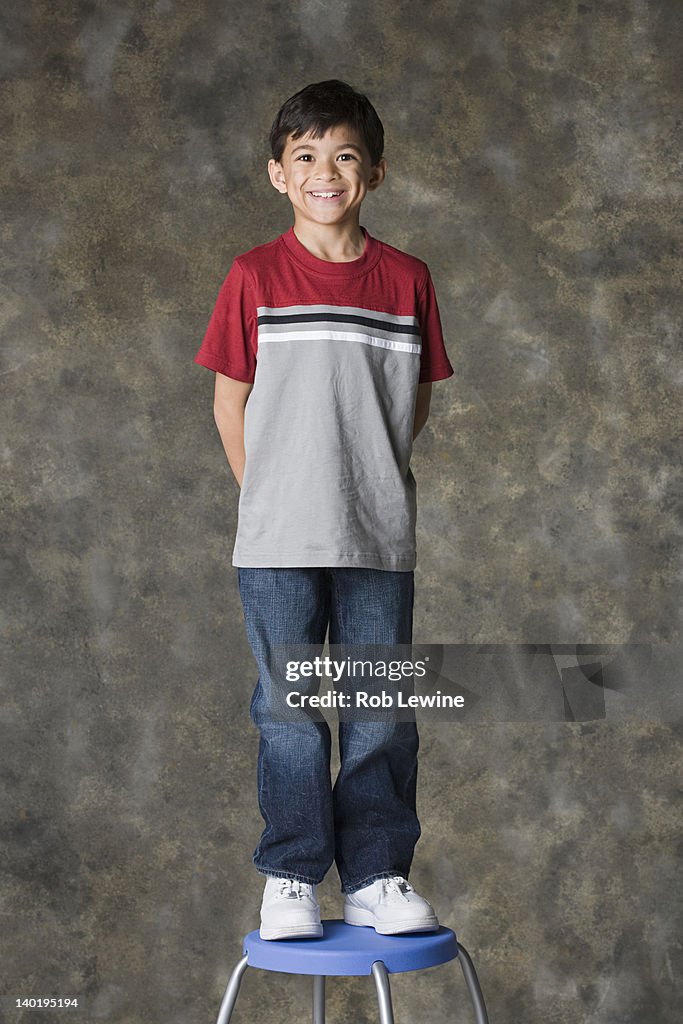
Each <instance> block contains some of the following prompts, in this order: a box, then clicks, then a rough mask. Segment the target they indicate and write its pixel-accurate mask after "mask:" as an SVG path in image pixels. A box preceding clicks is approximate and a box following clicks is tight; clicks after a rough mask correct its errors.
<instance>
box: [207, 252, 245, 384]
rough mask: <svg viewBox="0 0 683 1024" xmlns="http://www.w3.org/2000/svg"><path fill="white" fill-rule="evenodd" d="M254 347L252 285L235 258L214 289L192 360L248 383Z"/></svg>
mask: <svg viewBox="0 0 683 1024" xmlns="http://www.w3.org/2000/svg"><path fill="white" fill-rule="evenodd" d="M257 349H258V325H257V312H256V301H255V296H254V289H253V285H252V283H251V280H250V278H249V275H248V273H247V272H246V271H245V270H243V268H242V266H241V265H240V263H239V261H238V260H235V261H234V263H233V265H232V267H231V268H230V271H229V273H228V276H227V277H226V278H225V281H224V282H223V284H222V286H221V290H220V292H219V293H218V298H217V300H216V305H215V307H214V310H213V313H212V314H211V319H210V320H209V325H208V327H207V328H206V334H205V335H204V340H203V341H202V344H201V348H200V349H199V351H198V352H197V355H196V356H195V357H194V362H195V363H199V365H200V366H207V367H208V368H209V369H210V370H217V371H218V372H219V373H222V374H224V375H225V376H226V377H232V378H233V379H234V380H242V381H245V382H247V383H251V382H253V380H254V375H255V373H256V353H257Z"/></svg>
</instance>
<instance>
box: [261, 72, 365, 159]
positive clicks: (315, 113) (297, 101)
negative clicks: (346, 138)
mask: <svg viewBox="0 0 683 1024" xmlns="http://www.w3.org/2000/svg"><path fill="white" fill-rule="evenodd" d="M340 124H348V125H350V126H351V127H352V128H355V130H356V131H357V132H358V135H359V136H360V137H361V139H362V140H363V142H364V143H365V145H366V147H367V149H368V152H369V153H370V160H371V161H372V164H373V166H374V165H375V164H377V163H379V161H380V160H381V158H382V156H383V153H384V128H383V126H382V122H381V121H380V119H379V117H378V116H377V111H376V110H375V108H374V107H373V105H372V103H371V102H370V100H369V99H368V98H367V96H364V95H363V94H362V93H360V92H356V90H355V89H353V88H352V87H351V86H350V85H348V84H347V83H346V82H340V81H339V79H337V78H330V79H328V80H327V81H325V82H315V83H314V84H312V85H307V86H305V88H303V89H300V90H299V92H297V93H294V95H293V96H290V98H289V99H288V100H286V101H285V103H283V105H282V107H281V108H280V110H279V111H278V113H277V116H276V118H275V120H274V121H273V126H272V128H271V129H270V136H269V141H270V149H271V152H272V154H273V159H275V160H277V161H278V162H279V161H280V160H281V159H282V154H283V152H284V149H285V145H286V142H287V139H288V138H289V136H290V135H291V136H292V138H294V139H298V138H301V136H302V135H305V134H306V133H307V132H311V134H312V137H313V138H314V139H321V138H322V137H323V135H324V134H325V132H326V131H328V129H329V128H334V127H335V126H336V125H340Z"/></svg>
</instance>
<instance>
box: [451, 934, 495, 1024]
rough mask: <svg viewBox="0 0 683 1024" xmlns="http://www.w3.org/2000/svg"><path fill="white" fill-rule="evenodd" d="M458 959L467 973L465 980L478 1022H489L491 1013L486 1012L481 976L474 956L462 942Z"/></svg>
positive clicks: (463, 970) (459, 946)
mask: <svg viewBox="0 0 683 1024" xmlns="http://www.w3.org/2000/svg"><path fill="white" fill-rule="evenodd" d="M458 960H459V961H460V966H461V967H462V973H463V974H464V975H465V982H466V984H467V989H468V991H469V994H470V999H471V1000H472V1006H473V1007H474V1015H475V1017H476V1018H477V1024H489V1015H488V1013H487V1012H486V1004H485V1003H484V995H483V993H482V991H481V985H480V984H479V978H478V977H477V972H476V971H475V969H474V964H473V963H472V958H471V957H470V954H469V953H468V952H467V950H466V949H465V947H464V946H462V945H461V944H460V943H458Z"/></svg>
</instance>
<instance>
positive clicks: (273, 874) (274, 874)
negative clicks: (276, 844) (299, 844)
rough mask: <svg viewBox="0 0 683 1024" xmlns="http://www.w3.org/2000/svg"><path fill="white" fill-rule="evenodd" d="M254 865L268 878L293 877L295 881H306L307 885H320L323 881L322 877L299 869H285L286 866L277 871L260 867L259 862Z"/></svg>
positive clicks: (260, 873)
mask: <svg viewBox="0 0 683 1024" xmlns="http://www.w3.org/2000/svg"><path fill="white" fill-rule="evenodd" d="M254 867H255V868H256V870H257V871H258V873H259V875H265V876H266V878H293V879H294V881H295V882H304V883H305V884H306V885H320V883H321V882H322V878H320V879H318V878H312V877H311V875H302V874H300V873H299V872H298V871H285V869H284V868H282V869H281V870H279V871H275V870H271V869H270V868H260V867H259V866H258V864H255V865H254Z"/></svg>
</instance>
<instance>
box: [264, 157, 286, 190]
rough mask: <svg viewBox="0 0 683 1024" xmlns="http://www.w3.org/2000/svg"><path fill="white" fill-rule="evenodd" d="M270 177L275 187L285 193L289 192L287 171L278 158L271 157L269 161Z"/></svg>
mask: <svg viewBox="0 0 683 1024" xmlns="http://www.w3.org/2000/svg"><path fill="white" fill-rule="evenodd" d="M268 177H269V178H270V181H271V184H272V185H273V187H274V188H276V189H277V190H278V192H281V193H282V195H285V194H286V192H287V182H286V181H285V172H284V170H283V168H282V164H281V163H280V162H279V161H278V160H273V158H272V157H271V159H270V160H269V161H268Z"/></svg>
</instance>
